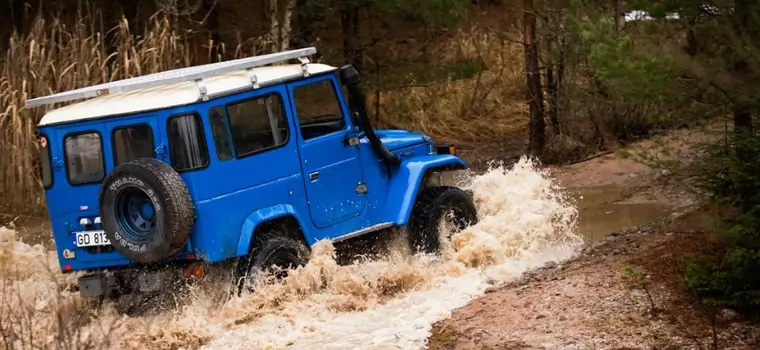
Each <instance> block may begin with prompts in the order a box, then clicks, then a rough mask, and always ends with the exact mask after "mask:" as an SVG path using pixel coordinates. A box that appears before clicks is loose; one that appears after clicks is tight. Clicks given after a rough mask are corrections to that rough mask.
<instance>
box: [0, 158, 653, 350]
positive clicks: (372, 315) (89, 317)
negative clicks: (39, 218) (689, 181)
mask: <svg viewBox="0 0 760 350" xmlns="http://www.w3.org/2000/svg"><path fill="white" fill-rule="evenodd" d="M463 175H464V176H460V177H458V178H449V179H446V180H447V181H445V182H451V181H456V182H460V183H461V185H462V186H463V187H465V188H468V189H471V190H473V192H474V200H475V203H476V206H477V209H478V213H479V217H480V222H479V223H478V224H477V225H474V226H472V227H470V228H468V229H466V230H464V231H462V232H460V233H458V234H456V235H454V237H453V238H452V240H451V241H450V242H447V243H446V244H445V247H444V248H445V249H444V252H443V255H442V256H441V257H438V258H435V257H431V256H424V255H419V256H411V255H409V254H408V248H407V247H406V246H405V239H404V237H403V234H398V235H395V236H393V238H392V239H390V241H391V242H390V244H389V247H390V249H389V251H390V253H389V254H386V255H385V256H382V257H380V258H374V259H364V260H360V261H358V262H356V263H354V264H349V265H341V264H338V261H337V260H336V252H335V248H334V247H333V245H332V244H331V243H330V242H327V241H324V242H320V243H318V244H316V245H315V246H313V247H312V258H311V261H310V262H309V264H308V265H307V266H305V267H304V268H303V269H299V270H297V271H291V273H290V274H289V276H288V277H287V279H286V280H285V281H284V282H283V283H279V284H273V285H271V286H267V287H264V288H261V289H259V290H257V291H256V292H255V293H253V294H247V295H243V296H241V297H234V298H231V299H225V298H222V297H221V296H222V295H224V294H225V293H226V291H227V287H228V286H229V281H228V280H226V279H225V277H226V274H225V271H214V270H213V269H212V270H211V272H213V275H212V276H211V277H210V278H208V279H206V280H203V281H202V282H201V283H198V284H196V285H195V286H193V287H191V288H189V290H187V291H186V292H184V293H176V294H172V293H167V294H168V295H169V296H174V297H176V299H177V300H179V301H182V302H181V303H179V304H178V305H177V306H176V307H175V308H174V309H173V310H171V311H168V312H162V313H158V314H154V315H147V316H141V317H126V316H121V315H118V314H116V313H115V312H114V308H113V306H112V305H110V304H107V305H106V306H105V307H104V309H103V310H102V311H100V312H98V313H96V314H92V313H91V312H89V310H91V309H90V308H88V307H85V306H83V304H82V303H81V301H80V300H79V298H78V296H77V294H76V293H72V292H69V291H67V290H66V289H65V287H66V286H67V285H70V284H71V283H73V282H74V281H75V279H76V275H75V274H72V275H66V276H62V275H60V274H59V273H57V261H56V255H55V253H54V252H53V251H50V250H47V249H45V248H44V247H42V246H41V245H34V246H31V245H29V244H26V243H22V242H21V240H19V237H16V233H15V232H13V231H11V230H7V229H4V228H2V227H0V326H2V327H0V333H1V334H0V336H2V337H0V348H3V346H6V347H8V348H22V349H26V348H30V347H31V344H34V345H35V346H38V347H41V348H50V349H64V348H96V349H101V348H109V349H179V348H185V349H196V348H205V349H224V350H232V349H264V348H269V349H282V348H296V349H317V348H319V349H323V348H339V349H350V348H361V349H419V348H424V347H425V344H426V341H427V338H428V336H429V335H430V329H431V325H432V324H433V323H434V322H436V321H438V320H441V319H443V318H446V317H448V316H449V315H450V312H451V310H453V309H455V308H458V307H461V306H464V305H466V304H467V303H469V302H470V301H471V300H472V299H473V298H476V297H478V296H480V295H482V294H483V293H484V292H485V290H486V288H488V287H489V286H490V285H493V284H497V283H504V282H507V281H509V280H512V279H515V278H518V277H519V276H520V275H521V274H522V273H523V272H525V271H528V270H530V269H535V268H538V267H540V266H542V265H544V264H546V263H548V262H560V261H563V260H566V259H568V258H571V257H572V256H574V254H576V253H577V252H578V251H579V249H580V248H581V247H582V245H583V240H584V237H591V238H594V237H599V236H601V235H602V234H601V233H602V232H603V233H606V232H605V231H608V227H609V228H613V227H614V229H613V230H617V229H619V228H618V227H619V226H621V225H620V224H622V225H623V226H625V225H628V223H631V224H632V223H633V222H638V221H641V220H645V217H647V215H650V214H646V215H644V213H645V212H646V210H644V209H643V208H639V209H632V208H633V207H630V208H628V209H622V208H623V207H620V206H615V204H611V202H612V201H615V200H616V197H615V196H611V195H610V194H609V193H608V191H605V190H602V189H594V190H583V191H581V192H580V194H582V198H581V197H580V196H579V197H578V202H577V205H579V206H580V208H581V210H580V213H581V222H582V224H580V225H578V214H579V210H578V208H576V206H575V205H574V204H573V203H572V201H569V200H568V198H567V196H566V194H565V191H563V190H562V189H561V188H559V187H558V186H557V185H556V184H555V183H554V181H553V180H552V179H551V177H550V176H549V175H548V174H547V173H545V172H542V171H540V170H537V169H536V167H535V166H534V164H533V163H532V162H530V161H528V160H526V159H523V160H521V161H520V162H518V163H517V164H515V165H514V166H512V167H510V168H506V167H499V166H497V167H493V168H492V169H490V170H489V171H487V172H486V173H484V174H480V175H471V174H467V173H464V174H463ZM595 191H596V192H595ZM570 193H572V191H571V192H570ZM610 196H611V197H610ZM607 212H611V213H607ZM626 217H627V218H629V219H625V218H626ZM626 220H629V221H626ZM580 232H586V233H584V234H580ZM59 320H63V321H59ZM8 335H10V337H9V336H8Z"/></svg>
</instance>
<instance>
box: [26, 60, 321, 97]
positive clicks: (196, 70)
mask: <svg viewBox="0 0 760 350" xmlns="http://www.w3.org/2000/svg"><path fill="white" fill-rule="evenodd" d="M315 53H317V49H316V48H314V47H307V48H303V49H297V50H290V51H283V52H275V53H271V54H266V55H261V56H253V57H247V58H240V59H236V60H231V61H224V62H217V63H209V64H204V65H200V66H193V67H187V68H180V69H173V70H169V71H165V72H160V73H153V74H148V75H143V76H139V77H134V78H129V79H123V80H117V81H113V82H110V83H105V84H99V85H93V86H90V87H86V88H81V89H76V90H71V91H66V92H61V93H58V94H53V95H49V96H44V97H38V98H34V99H31V100H27V101H26V107H27V108H31V107H37V106H42V105H50V104H54V103H60V102H68V101H74V100H80V99H86V98H92V97H98V96H104V95H108V94H115V93H119V92H126V91H133V90H138V89H144V88H150V87H155V86H160V85H167V84H175V83H183V82H188V81H194V82H195V84H196V85H197V86H198V90H199V91H200V93H201V98H202V99H204V100H205V99H207V98H208V97H207V96H206V86H205V84H204V83H203V78H208V77H212V76H215V75H219V74H224V73H229V72H233V71H236V70H246V71H247V72H248V74H249V77H250V79H251V84H252V85H253V87H254V88H257V87H258V82H257V78H256V75H255V74H254V72H253V68H255V67H260V66H264V65H267V64H273V63H279V62H284V61H288V60H291V59H298V60H299V61H301V68H302V70H303V73H304V75H305V76H306V75H308V72H307V70H306V64H307V63H309V59H308V56H310V55H313V54H315Z"/></svg>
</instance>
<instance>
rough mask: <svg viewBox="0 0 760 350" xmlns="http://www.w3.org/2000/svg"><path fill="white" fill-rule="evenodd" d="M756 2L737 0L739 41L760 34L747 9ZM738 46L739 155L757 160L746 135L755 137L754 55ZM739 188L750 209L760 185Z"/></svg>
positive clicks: (745, 207)
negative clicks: (751, 61)
mask: <svg viewBox="0 0 760 350" xmlns="http://www.w3.org/2000/svg"><path fill="white" fill-rule="evenodd" d="M755 2H756V1H753V0H736V1H735V2H734V5H735V6H734V9H735V10H734V11H735V12H734V13H735V16H736V17H735V18H734V35H735V36H736V38H737V39H738V40H737V42H739V43H744V42H748V41H750V40H752V39H754V36H755V35H754V34H756V33H755V31H754V28H752V23H750V16H753V15H752V14H751V13H752V12H747V11H752V10H753V7H756V6H753V5H754V3H755ZM734 50H735V52H734V64H733V75H734V79H735V80H736V81H737V84H738V88H737V89H736V90H737V91H738V94H739V96H736V97H734V108H733V122H734V132H735V133H736V134H737V136H738V138H739V140H738V141H739V142H738V143H737V144H736V145H735V152H736V158H737V159H738V160H739V161H740V162H753V161H755V160H754V155H753V154H752V151H751V149H748V148H747V147H746V146H745V142H746V139H747V138H749V137H752V134H753V127H752V106H751V104H750V102H749V101H747V99H749V98H750V97H751V96H752V94H751V93H750V91H751V90H750V86H751V85H750V84H751V82H749V81H748V77H751V76H752V73H754V72H752V71H751V68H750V66H749V63H748V62H747V57H751V54H749V53H748V52H746V51H745V48H744V46H743V45H742V46H738V47H735V48H734ZM738 190H739V193H740V198H741V202H742V203H741V207H742V212H744V213H748V212H749V211H751V210H752V209H753V208H754V207H755V205H757V204H758V203H754V201H753V200H752V197H753V194H754V193H756V190H757V188H756V187H755V186H753V184H752V183H751V182H749V183H741V184H738Z"/></svg>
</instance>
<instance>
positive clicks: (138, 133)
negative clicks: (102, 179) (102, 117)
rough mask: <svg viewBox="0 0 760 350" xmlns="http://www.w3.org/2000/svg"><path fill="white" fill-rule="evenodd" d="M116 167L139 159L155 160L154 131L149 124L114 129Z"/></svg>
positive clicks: (113, 144)
mask: <svg viewBox="0 0 760 350" xmlns="http://www.w3.org/2000/svg"><path fill="white" fill-rule="evenodd" d="M111 145H112V147H113V159H114V166H116V165H119V164H122V163H126V162H131V161H133V160H135V159H139V158H155V152H154V149H153V129H151V128H150V125H148V124H137V125H130V126H127V127H122V128H118V129H114V131H113V136H112V137H111Z"/></svg>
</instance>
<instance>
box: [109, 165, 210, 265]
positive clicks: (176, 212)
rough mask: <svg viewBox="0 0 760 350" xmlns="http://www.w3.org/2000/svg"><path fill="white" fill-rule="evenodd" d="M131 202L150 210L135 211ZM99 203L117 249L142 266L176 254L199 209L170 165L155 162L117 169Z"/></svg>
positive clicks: (184, 240)
mask: <svg viewBox="0 0 760 350" xmlns="http://www.w3.org/2000/svg"><path fill="white" fill-rule="evenodd" d="M133 196H134V198H133ZM135 198H137V199H135ZM132 201H142V202H141V203H142V205H143V207H145V206H149V207H151V209H143V208H136V207H137V204H135V205H132ZM127 202H129V203H127ZM99 204H100V218H101V223H102V226H103V230H104V231H105V234H106V236H107V237H108V239H109V240H110V241H111V244H112V245H113V247H114V248H115V249H116V250H117V251H119V252H120V253H122V254H123V255H124V256H125V257H127V258H128V259H131V260H134V261H135V262H138V263H142V264H147V263H152V262H155V261H158V260H162V259H165V258H169V257H172V256H174V255H175V254H177V253H178V252H179V251H180V250H181V249H182V248H183V247H184V246H185V244H186V242H187V239H188V237H190V233H191V231H192V227H193V224H194V223H195V206H194V205H193V200H192V198H191V197H190V192H189V191H188V189H187V186H186V185H185V183H184V181H183V180H182V178H181V177H180V176H179V174H178V173H177V171H175V170H174V168H172V167H171V166H170V165H168V164H166V163H164V162H162V161H159V160H157V159H152V158H142V159H138V160H135V161H132V162H128V163H124V164H120V165H119V166H117V167H115V168H114V170H113V171H112V172H111V173H110V174H109V175H108V176H107V177H106V178H105V180H103V184H102V186H101V189H100V197H99ZM134 210H137V211H139V212H141V213H137V214H136V213H135V212H134ZM150 210H152V214H150V218H149V219H146V218H145V217H147V216H148V215H149V214H145V217H143V213H142V211H150ZM135 215H138V216H140V218H139V219H135ZM137 223H140V224H139V225H138V224H137Z"/></svg>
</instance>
